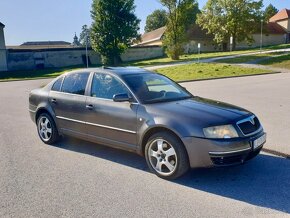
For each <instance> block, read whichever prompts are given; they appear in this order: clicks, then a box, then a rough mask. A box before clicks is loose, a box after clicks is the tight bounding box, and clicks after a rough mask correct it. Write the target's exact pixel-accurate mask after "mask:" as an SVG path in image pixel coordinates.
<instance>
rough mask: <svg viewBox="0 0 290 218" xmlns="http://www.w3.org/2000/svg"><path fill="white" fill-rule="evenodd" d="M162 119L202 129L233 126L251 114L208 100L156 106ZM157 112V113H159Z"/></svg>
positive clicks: (195, 98)
mask: <svg viewBox="0 0 290 218" xmlns="http://www.w3.org/2000/svg"><path fill="white" fill-rule="evenodd" d="M154 107H155V109H157V111H158V114H159V113H160V116H161V117H168V116H169V117H170V119H177V120H179V122H183V123H188V122H190V123H193V122H194V124H195V125H198V126H199V127H201V128H204V127H208V126H214V125H225V124H233V123H235V122H236V121H238V120H240V119H242V118H243V117H245V116H249V114H251V112H249V111H247V110H245V109H243V108H240V107H237V106H234V105H230V104H227V103H224V102H220V101H215V100H211V99H206V98H200V97H193V98H191V99H186V100H181V101H174V102H166V103H158V104H155V106H154ZM157 111H155V112H157Z"/></svg>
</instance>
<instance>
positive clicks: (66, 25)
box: [0, 0, 290, 45]
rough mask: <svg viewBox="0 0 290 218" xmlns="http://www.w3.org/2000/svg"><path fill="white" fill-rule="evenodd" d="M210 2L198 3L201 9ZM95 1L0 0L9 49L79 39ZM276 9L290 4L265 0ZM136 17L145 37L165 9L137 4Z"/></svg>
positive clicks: (145, 1) (150, 0)
mask: <svg viewBox="0 0 290 218" xmlns="http://www.w3.org/2000/svg"><path fill="white" fill-rule="evenodd" d="M206 1H207V0H199V1H198V3H199V7H200V8H202V7H203V6H204V5H205V3H206ZM91 3H92V0H46V1H45V0H0V22H1V23H3V24H5V25H6V27H5V29H4V32H5V40H6V45H20V44H22V43H23V42H26V41H49V40H50V41H54V40H57V41H68V42H72V41H73V37H74V34H75V33H76V34H77V35H79V33H80V31H81V27H82V25H84V24H88V25H90V24H91V22H92V20H91V16H90V10H91ZM270 3H272V4H273V5H274V6H275V7H276V8H278V9H279V10H280V9H283V8H290V4H289V0H264V5H265V6H267V5H269V4H270ZM135 4H136V11H135V12H136V15H137V17H138V18H139V19H141V24H140V32H141V33H143V31H144V26H145V21H146V17H147V16H148V15H149V14H150V13H152V12H153V11H154V10H156V9H160V8H162V5H161V4H160V3H159V1H158V0H135Z"/></svg>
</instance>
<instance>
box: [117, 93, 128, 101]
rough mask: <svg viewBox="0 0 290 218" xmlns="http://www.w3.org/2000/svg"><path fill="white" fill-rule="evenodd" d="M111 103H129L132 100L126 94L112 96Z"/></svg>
mask: <svg viewBox="0 0 290 218" xmlns="http://www.w3.org/2000/svg"><path fill="white" fill-rule="evenodd" d="M113 101H115V102H125V101H128V102H131V101H132V98H131V97H130V96H129V95H128V94H127V93H122V94H116V95H114V96H113Z"/></svg>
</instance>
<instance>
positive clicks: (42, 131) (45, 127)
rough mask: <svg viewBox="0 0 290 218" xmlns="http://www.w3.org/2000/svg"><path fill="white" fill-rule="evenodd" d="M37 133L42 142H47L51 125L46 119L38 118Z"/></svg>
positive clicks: (50, 132)
mask: <svg viewBox="0 0 290 218" xmlns="http://www.w3.org/2000/svg"><path fill="white" fill-rule="evenodd" d="M38 132H39V135H40V137H41V138H42V140H43V141H45V142H47V141H49V140H50V139H51V136H52V125H51V123H50V121H49V119H48V118H47V117H45V116H42V117H40V119H39V121H38Z"/></svg>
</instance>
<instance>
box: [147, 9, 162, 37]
mask: <svg viewBox="0 0 290 218" xmlns="http://www.w3.org/2000/svg"><path fill="white" fill-rule="evenodd" d="M166 23H167V13H166V11H165V10H155V11H153V13H152V14H150V15H148V16H147V18H146V26H145V32H151V31H153V30H156V29H158V28H160V27H163V26H165V25H166Z"/></svg>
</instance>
